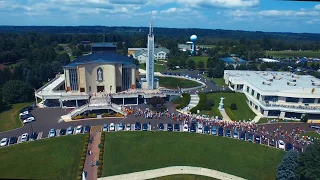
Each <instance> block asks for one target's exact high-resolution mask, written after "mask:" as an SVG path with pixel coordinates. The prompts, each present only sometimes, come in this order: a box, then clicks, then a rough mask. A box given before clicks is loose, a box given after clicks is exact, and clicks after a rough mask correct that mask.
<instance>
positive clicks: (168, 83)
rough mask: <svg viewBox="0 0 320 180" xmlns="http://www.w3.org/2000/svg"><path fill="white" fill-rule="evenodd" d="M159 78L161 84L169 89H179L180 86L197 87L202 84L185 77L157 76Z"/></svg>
mask: <svg viewBox="0 0 320 180" xmlns="http://www.w3.org/2000/svg"><path fill="white" fill-rule="evenodd" d="M156 78H158V79H159V86H161V87H165V88H169V89H178V88H191V87H197V86H200V85H201V84H200V83H198V82H196V81H192V80H189V79H185V78H175V77H162V76H157V77H156Z"/></svg>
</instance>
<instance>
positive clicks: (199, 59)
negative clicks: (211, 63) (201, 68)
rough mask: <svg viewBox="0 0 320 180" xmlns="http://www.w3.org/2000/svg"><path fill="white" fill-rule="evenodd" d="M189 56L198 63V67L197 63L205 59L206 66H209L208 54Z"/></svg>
mask: <svg viewBox="0 0 320 180" xmlns="http://www.w3.org/2000/svg"><path fill="white" fill-rule="evenodd" d="M189 58H190V59H192V60H193V61H194V62H195V63H196V67H197V64H198V62H199V61H203V62H204V64H205V67H207V60H208V58H209V57H207V56H192V57H189Z"/></svg>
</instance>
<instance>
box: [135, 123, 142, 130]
mask: <svg viewBox="0 0 320 180" xmlns="http://www.w3.org/2000/svg"><path fill="white" fill-rule="evenodd" d="M134 130H135V131H140V130H141V123H140V122H136V124H135V125H134Z"/></svg>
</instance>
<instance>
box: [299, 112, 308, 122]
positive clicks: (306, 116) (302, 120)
mask: <svg viewBox="0 0 320 180" xmlns="http://www.w3.org/2000/svg"><path fill="white" fill-rule="evenodd" d="M308 120H309V115H308V114H304V115H302V117H301V119H300V121H301V122H308Z"/></svg>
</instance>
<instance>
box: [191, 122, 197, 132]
mask: <svg viewBox="0 0 320 180" xmlns="http://www.w3.org/2000/svg"><path fill="white" fill-rule="evenodd" d="M190 132H196V123H191V126H190Z"/></svg>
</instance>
